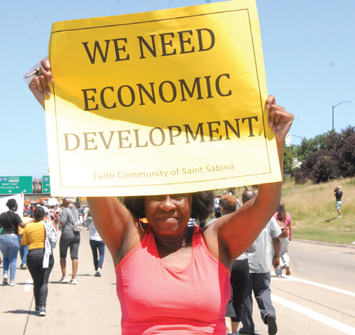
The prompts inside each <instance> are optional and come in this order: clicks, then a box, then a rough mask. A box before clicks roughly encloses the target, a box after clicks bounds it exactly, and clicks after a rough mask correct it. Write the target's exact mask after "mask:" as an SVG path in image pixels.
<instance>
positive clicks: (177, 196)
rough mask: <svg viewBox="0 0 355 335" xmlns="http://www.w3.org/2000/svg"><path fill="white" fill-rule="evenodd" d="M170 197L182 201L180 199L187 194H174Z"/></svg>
mask: <svg viewBox="0 0 355 335" xmlns="http://www.w3.org/2000/svg"><path fill="white" fill-rule="evenodd" d="M170 198H171V199H174V200H178V201H180V200H182V199H184V198H186V194H173V195H171V196H170Z"/></svg>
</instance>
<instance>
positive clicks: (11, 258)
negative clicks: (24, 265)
mask: <svg viewBox="0 0 355 335" xmlns="http://www.w3.org/2000/svg"><path fill="white" fill-rule="evenodd" d="M6 206H7V207H8V208H9V210H8V211H7V212H4V213H1V214H0V228H1V227H3V230H2V232H1V235H0V248H1V252H2V255H3V261H4V265H3V269H4V273H3V281H2V283H3V284H4V285H8V284H9V269H10V286H14V285H16V284H15V274H16V266H17V264H16V263H17V254H18V251H19V250H20V236H19V229H18V227H21V228H25V226H26V224H25V223H23V222H22V220H21V218H20V216H19V215H18V214H17V213H15V212H16V211H17V209H18V204H17V202H16V200H15V199H9V200H8V201H7V203H6Z"/></svg>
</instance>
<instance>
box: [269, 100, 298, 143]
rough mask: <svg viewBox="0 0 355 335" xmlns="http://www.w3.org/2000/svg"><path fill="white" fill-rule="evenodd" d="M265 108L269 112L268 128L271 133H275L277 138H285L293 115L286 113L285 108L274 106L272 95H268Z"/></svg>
mask: <svg viewBox="0 0 355 335" xmlns="http://www.w3.org/2000/svg"><path fill="white" fill-rule="evenodd" d="M265 106H266V108H267V110H268V111H269V119H268V121H269V127H270V128H271V131H272V132H273V133H277V134H278V136H277V138H281V137H283V136H286V134H287V133H288V131H289V129H290V127H291V124H292V122H293V118H294V117H293V114H291V113H288V112H286V110H285V108H284V107H282V106H279V105H276V100H275V97H274V96H273V95H269V96H268V98H267V99H266V101H265Z"/></svg>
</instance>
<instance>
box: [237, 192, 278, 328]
mask: <svg viewBox="0 0 355 335" xmlns="http://www.w3.org/2000/svg"><path fill="white" fill-rule="evenodd" d="M255 196H256V194H255V192H254V191H252V190H246V191H245V192H244V193H243V198H242V201H243V203H245V202H246V201H248V200H250V199H252V198H254V197H255ZM280 234H281V229H280V227H279V225H278V223H277V221H276V220H275V219H274V218H273V217H272V218H271V220H270V221H269V222H268V224H267V225H266V226H265V228H264V229H263V230H262V232H261V233H260V235H259V236H258V237H257V239H256V242H257V246H256V251H255V252H254V253H252V254H247V256H248V260H249V281H248V285H247V289H246V295H245V300H244V303H243V310H242V317H241V320H242V323H243V328H242V329H240V332H239V334H251V335H253V334H255V326H254V322H253V299H252V292H254V296H255V299H256V301H257V303H258V306H259V310H260V314H261V318H262V320H263V322H264V323H265V324H267V325H268V332H269V335H275V334H276V333H277V325H276V313H275V308H274V306H273V305H272V302H271V296H270V293H271V290H270V281H271V274H270V266H271V264H270V260H271V255H272V250H271V243H270V237H271V238H272V243H273V246H274V250H275V256H274V258H273V261H272V263H273V267H274V268H275V269H276V268H277V267H279V266H280V257H279V252H280V246H281V244H280V240H279V239H278V236H279V235H280Z"/></svg>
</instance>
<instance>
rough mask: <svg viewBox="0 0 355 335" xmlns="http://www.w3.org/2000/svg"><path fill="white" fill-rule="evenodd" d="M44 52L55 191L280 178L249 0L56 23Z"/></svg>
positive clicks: (203, 186)
mask: <svg viewBox="0 0 355 335" xmlns="http://www.w3.org/2000/svg"><path fill="white" fill-rule="evenodd" d="M49 59H50V62H51V66H52V72H53V75H54V79H55V83H54V85H53V86H52V88H51V89H52V96H51V98H50V99H49V100H47V101H46V116H47V117H46V118H47V133H48V148H49V160H50V171H51V190H52V194H54V195H76V196H108V195H146V194H167V193H183V192H194V191H200V190H208V189H217V188H225V187H233V186H242V185H250V184H259V183H266V182H274V181H279V180H280V179H281V178H280V170H279V166H278V159H277V150H276V144H275V141H274V140H273V135H272V134H271V131H270V129H269V127H268V125H267V112H266V111H265V110H264V108H263V107H264V101H265V99H266V97H267V90H266V80H265V74H264V64H263V57H262V49H261V39H260V31H259V23H258V16H257V10H256V5H255V1H254V0H238V1H228V2H222V3H213V4H206V5H201V6H193V7H186V8H177V9H169V10H161V11H154V12H147V13H140V14H130V15H121V16H112V17H102V18H93V19H84V20H73V21H64V22H57V23H54V24H53V27H52V32H51V38H50V44H49Z"/></svg>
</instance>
